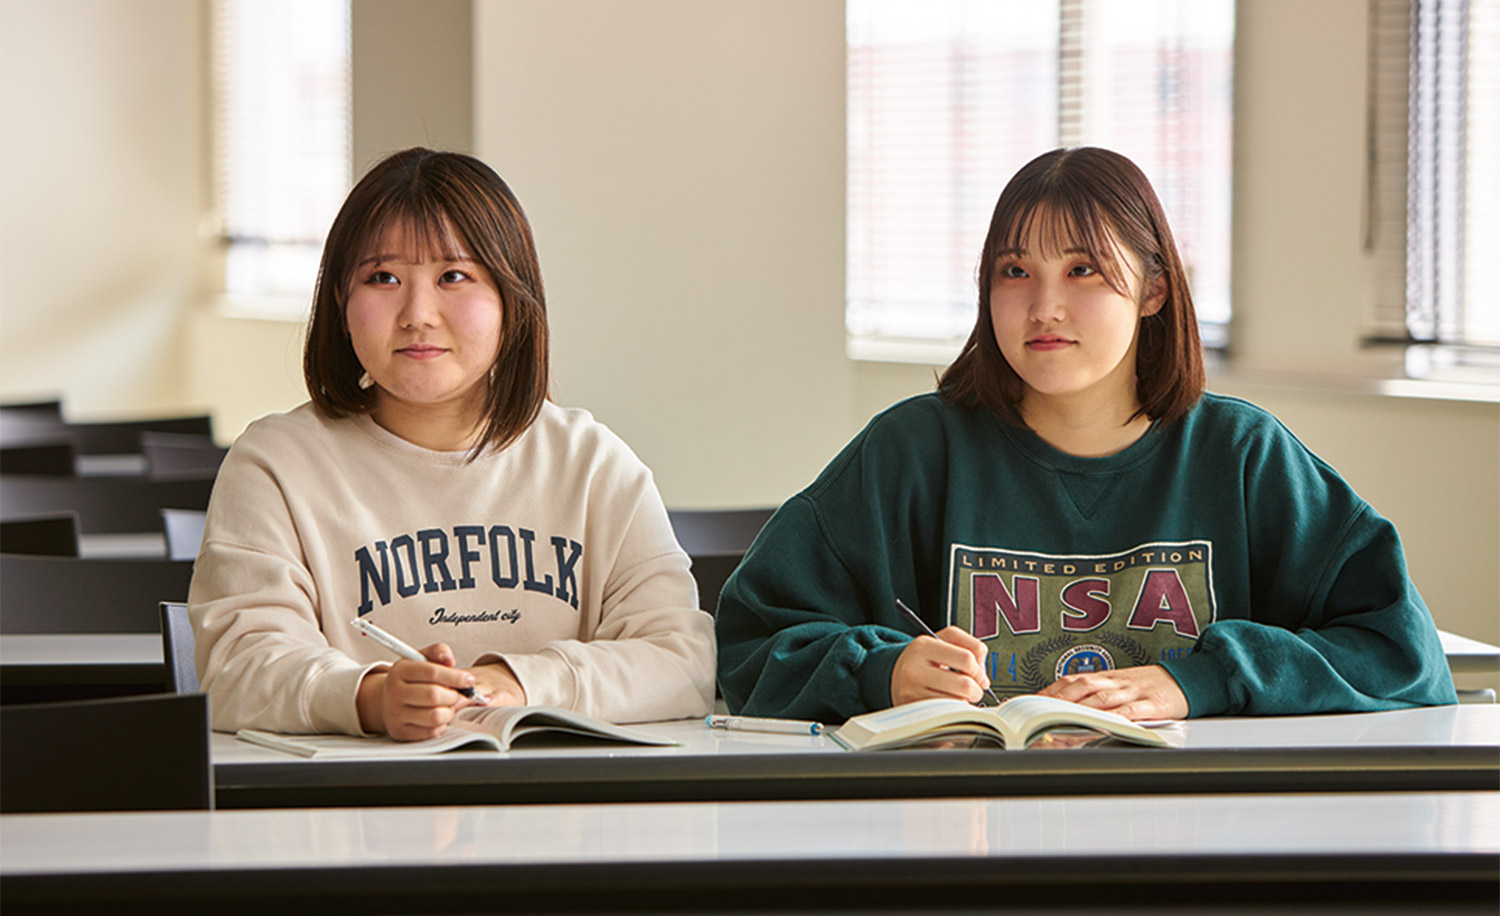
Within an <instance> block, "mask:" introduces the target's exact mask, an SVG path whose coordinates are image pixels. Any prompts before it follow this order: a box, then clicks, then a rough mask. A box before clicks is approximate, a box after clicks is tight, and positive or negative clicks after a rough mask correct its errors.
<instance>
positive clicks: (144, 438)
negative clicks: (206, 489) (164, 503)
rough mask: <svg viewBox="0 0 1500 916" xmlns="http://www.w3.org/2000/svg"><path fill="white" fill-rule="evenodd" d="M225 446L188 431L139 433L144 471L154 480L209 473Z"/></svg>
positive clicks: (212, 472) (216, 468)
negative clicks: (222, 446)
mask: <svg viewBox="0 0 1500 916" xmlns="http://www.w3.org/2000/svg"><path fill="white" fill-rule="evenodd" d="M228 452H229V449H227V448H221V447H220V446H218V445H216V444H215V443H214V440H213V439H212V438H211V437H209V436H200V435H192V434H189V433H163V432H143V433H141V453H142V454H144V455H145V456H146V475H147V476H148V477H153V478H156V479H158V480H164V479H171V478H181V477H210V478H211V477H213V476H214V475H215V474H217V473H219V465H220V464H221V463H223V461H224V456H225V455H226V454H228Z"/></svg>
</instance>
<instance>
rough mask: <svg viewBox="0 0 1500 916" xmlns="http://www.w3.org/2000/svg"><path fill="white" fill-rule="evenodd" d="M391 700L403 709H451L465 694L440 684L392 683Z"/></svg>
mask: <svg viewBox="0 0 1500 916" xmlns="http://www.w3.org/2000/svg"><path fill="white" fill-rule="evenodd" d="M387 690H388V691H389V692H390V696H391V700H392V701H393V702H394V703H395V704H396V705H397V706H398V707H399V708H401V709H424V710H425V709H449V708H451V707H453V706H456V705H458V703H459V701H460V700H462V699H463V698H464V697H463V694H460V693H458V692H456V691H454V690H450V689H449V688H447V687H444V686H442V685H440V684H426V683H421V682H405V681H392V682H390V684H389V685H388V686H387Z"/></svg>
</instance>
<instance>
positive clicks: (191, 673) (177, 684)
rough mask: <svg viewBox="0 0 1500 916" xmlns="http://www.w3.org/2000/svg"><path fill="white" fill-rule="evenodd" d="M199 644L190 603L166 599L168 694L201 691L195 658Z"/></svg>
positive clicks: (163, 633) (163, 621)
mask: <svg viewBox="0 0 1500 916" xmlns="http://www.w3.org/2000/svg"><path fill="white" fill-rule="evenodd" d="M196 644H197V641H196V640H195V639H194V637H193V624H192V621H191V620H189V619H188V611H187V605H186V604H184V603H182V602H180V601H163V602H162V603H161V660H162V664H163V666H164V667H165V668H166V669H167V692H168V693H197V692H198V666H197V663H196V662H195V661H194V660H193V652H194V649H195V646H196Z"/></svg>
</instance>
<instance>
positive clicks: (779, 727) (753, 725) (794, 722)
mask: <svg viewBox="0 0 1500 916" xmlns="http://www.w3.org/2000/svg"><path fill="white" fill-rule="evenodd" d="M703 721H704V722H706V723H708V727H709V728H722V729H726V730H728V731H736V732H772V733H774V734H778V735H820V734H822V733H823V723H822V722H807V721H804V720H802V719H762V718H760V717H758V716H709V717H708V718H706V719H704V720H703Z"/></svg>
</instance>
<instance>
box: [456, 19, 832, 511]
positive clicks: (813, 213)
mask: <svg viewBox="0 0 1500 916" xmlns="http://www.w3.org/2000/svg"><path fill="white" fill-rule="evenodd" d="M476 12H477V14H478V15H477V16H476V22H475V41H476V44H477V46H478V47H479V48H481V49H482V53H481V54H480V55H479V56H478V59H477V69H476V76H477V82H478V86H477V92H476V107H475V121H476V125H475V135H476V138H477V148H478V151H479V153H480V154H481V155H482V156H483V157H484V158H485V159H486V161H488V162H490V163H491V164H492V165H494V166H495V167H496V168H497V169H498V170H499V171H500V173H501V174H502V175H504V176H506V179H507V180H508V181H509V182H510V184H511V186H512V188H514V189H515V191H516V194H517V195H518V196H519V197H520V198H521V201H522V203H523V205H524V206H525V207H526V209H527V211H528V213H529V215H530V218H531V220H532V224H533V228H534V230H535V233H536V237H537V247H538V248H539V250H540V253H541V260H542V272H543V275H544V277H545V282H546V284H547V300H548V309H549V318H550V323H551V327H552V331H553V335H554V336H553V341H554V350H553V355H554V367H553V368H554V371H553V376H554V379H555V387H554V393H555V395H556V398H557V399H558V400H559V401H560V402H561V403H564V404H569V405H578V406H585V407H588V408H589V409H591V410H592V411H593V412H594V413H595V415H596V416H598V417H599V418H600V419H602V420H603V421H605V422H606V423H608V424H609V425H610V426H611V427H613V428H614V429H615V430H616V431H617V432H618V433H620V435H622V436H623V437H624V438H625V441H627V442H629V443H631V445H632V446H633V447H634V448H635V449H636V451H637V452H638V453H639V454H640V455H641V457H642V458H643V459H644V460H645V461H646V462H647V463H648V464H650V465H651V467H652V468H653V470H654V471H655V472H656V478H657V482H658V484H659V486H660V487H661V490H662V493H663V495H664V497H665V498H666V500H667V502H668V504H669V505H674V506H684V507H692V506H716V505H717V506H724V505H728V506H733V505H745V504H763V503H772V504H775V503H779V502H780V500H781V499H782V498H784V497H785V496H787V495H789V494H790V493H791V492H793V491H794V490H796V489H798V488H800V487H801V486H803V485H805V484H806V483H807V482H809V481H810V480H811V479H812V477H813V476H814V475H815V474H816V473H817V471H818V469H819V468H821V467H822V465H823V464H824V463H825V462H826V461H827V460H828V458H829V457H831V456H832V455H833V453H834V452H835V451H836V450H837V449H838V447H839V446H840V445H841V444H842V443H843V441H844V440H845V439H846V438H847V436H848V434H849V433H850V422H849V414H848V410H849V407H848V405H849V384H850V374H849V367H848V364H847V363H846V362H845V360H844V358H843V340H844V336H843V315H842V308H843V306H842V302H843V257H844V231H843V224H844V210H843V206H844V204H843V199H844V188H843V163H844V160H843V155H844V152H843V151H844V139H843V138H844V103H843V85H844V84H843V79H844V76H843V34H844V33H843V28H844V25H843V24H844V20H843V4H842V3H840V2H832V0H820V2H813V3H808V2H805V0H771V2H756V3H703V2H699V0H634V2H631V3H611V2H607V0H559V2H549V3H537V2H532V0H514V2H512V0H489V2H481V3H480V4H478V6H477V7H476Z"/></svg>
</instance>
